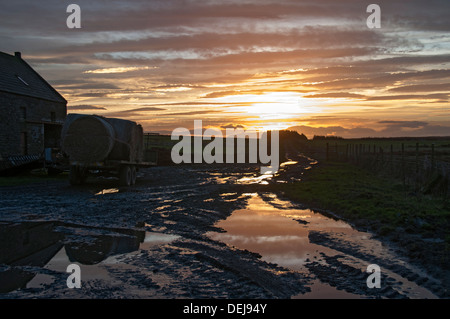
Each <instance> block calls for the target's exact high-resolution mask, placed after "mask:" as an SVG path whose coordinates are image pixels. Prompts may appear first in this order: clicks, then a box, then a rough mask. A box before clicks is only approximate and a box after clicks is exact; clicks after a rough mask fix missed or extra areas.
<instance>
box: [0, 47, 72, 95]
mask: <svg viewBox="0 0 450 319" xmlns="http://www.w3.org/2000/svg"><path fill="white" fill-rule="evenodd" d="M0 91H4V92H9V93H14V94H19V95H25V96H31V97H36V98H40V99H44V100H49V101H55V102H62V103H67V101H66V99H64V97H63V96H62V95H61V94H59V93H58V92H57V91H56V90H55V89H54V88H53V87H52V86H51V85H50V84H48V82H47V81H45V80H44V79H43V78H42V77H41V76H40V75H39V74H38V73H37V72H36V71H35V70H33V68H32V67H31V66H30V65H29V64H28V63H27V62H25V61H24V60H23V59H22V57H21V54H20V52H16V53H15V55H10V54H7V53H4V52H0Z"/></svg>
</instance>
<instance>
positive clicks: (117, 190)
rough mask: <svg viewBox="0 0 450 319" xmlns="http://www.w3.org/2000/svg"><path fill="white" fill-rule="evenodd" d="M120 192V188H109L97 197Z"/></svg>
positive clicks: (100, 192)
mask: <svg viewBox="0 0 450 319" xmlns="http://www.w3.org/2000/svg"><path fill="white" fill-rule="evenodd" d="M118 192H119V189H118V188H107V189H102V190H101V191H99V192H97V193H96V194H95V195H105V194H114V193H118Z"/></svg>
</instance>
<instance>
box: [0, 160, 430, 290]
mask: <svg viewBox="0 0 450 319" xmlns="http://www.w3.org/2000/svg"><path fill="white" fill-rule="evenodd" d="M310 163H311V160H310V159H306V158H304V159H302V160H301V161H299V163H298V164H297V165H296V166H295V169H294V170H286V171H284V174H285V175H282V174H281V175H280V176H277V177H275V178H274V180H275V181H276V180H277V179H278V180H279V179H283V178H284V179H285V180H290V179H293V178H298V176H299V175H300V174H301V171H302V170H303V169H304V168H305V167H308V166H309V165H310ZM258 171H259V167H258V166H251V165H240V166H239V165H237V166H236V165H233V166H231V165H216V166H209V165H208V166H205V165H190V166H188V165H186V166H174V167H155V168H152V169H146V170H142V171H141V172H140V173H139V180H138V182H137V184H136V185H135V186H134V187H130V188H117V186H116V183H117V181H115V180H110V179H98V178H97V179H91V180H88V183H87V184H86V185H84V186H81V187H71V186H69V185H68V183H67V182H48V183H40V184H33V185H27V186H15V187H3V188H0V195H1V204H2V205H1V208H0V221H1V222H0V227H1V230H2V231H1V232H0V233H1V234H2V236H3V237H8V239H9V240H2V241H1V243H2V244H1V245H2V246H0V249H1V250H2V252H4V253H2V259H1V260H0V264H1V265H0V283H2V284H4V283H5V282H6V281H5V279H4V278H6V277H8V276H9V277H11V274H14V275H15V276H16V275H17V277H13V278H17V280H16V282H13V283H12V286H11V287H12V288H9V289H3V291H2V293H1V294H0V298H292V297H294V296H297V297H301V296H302V295H304V294H306V293H308V292H310V286H311V284H312V283H313V281H314V280H320V281H321V282H323V283H324V284H326V285H330V286H333V287H335V288H336V289H339V290H344V291H347V292H349V293H352V294H355V295H360V296H361V297H363V298H405V297H406V296H407V295H406V294H403V293H402V292H401V290H399V289H391V288H389V287H391V286H392V284H395V282H394V281H395V279H393V278H390V277H389V276H386V277H383V280H384V281H383V282H384V283H386V286H385V288H384V290H381V291H377V292H376V293H375V292H368V291H367V287H366V288H365V287H364V284H365V280H364V278H365V277H367V274H366V273H364V272H362V271H361V269H359V268H357V267H354V266H352V265H349V264H348V263H346V262H345V261H344V258H343V257H342V256H343V255H351V256H353V257H354V258H359V259H365V260H368V259H370V260H371V261H373V262H379V263H380V265H382V266H383V267H387V268H389V267H390V268H391V269H392V270H394V271H396V272H399V271H400V272H401V271H402V270H401V269H400V268H398V266H393V265H390V264H389V263H388V261H387V260H386V259H383V258H381V257H380V258H378V257H377V256H372V255H370V253H368V252H365V251H363V250H362V249H361V248H360V247H357V246H355V245H352V244H351V243H348V242H345V241H343V240H339V238H336V237H332V236H328V235H327V234H323V233H320V232H315V233H314V232H311V233H310V236H309V240H310V241H311V242H314V243H316V244H319V245H322V246H324V247H329V248H332V249H334V250H336V251H338V252H339V253H340V254H342V255H335V256H331V255H325V254H324V255H322V256H321V258H320V260H313V261H310V262H308V263H307V264H306V267H305V271H296V270H292V269H290V268H287V267H281V266H279V265H277V264H274V263H270V262H267V261H264V260H263V258H261V255H259V254H258V253H257V252H251V251H248V250H245V249H239V248H237V247H233V246H230V245H226V244H224V243H223V242H220V241H216V240H212V239H211V238H210V237H208V236H207V234H208V232H218V233H220V232H223V231H224V230H223V229H220V228H218V227H216V223H217V222H218V221H220V220H225V219H226V218H227V217H229V216H230V215H231V214H232V212H233V211H236V210H238V209H242V208H245V207H246V205H247V203H248V198H249V197H248V196H247V195H245V194H248V193H259V194H260V196H261V197H262V198H265V200H266V201H267V202H271V199H273V197H271V196H266V195H267V194H266V193H265V191H266V190H267V189H266V187H265V185H261V184H258V183H254V184H253V183H247V182H246V183H240V182H239V181H240V180H241V179H242V178H243V177H246V178H249V177H250V178H251V177H255V176H258ZM272 204H273V207H277V203H276V202H273V201H272ZM278 208H282V207H278ZM299 224H300V222H299ZM304 226H307V225H306V224H305V225H304ZM24 234H25V235H26V236H25V235H24ZM24 236H25V237H26V238H25V237H24ZM2 239H4V238H2ZM31 243H33V245H31ZM49 247H54V249H53V250H51V251H50V249H49ZM6 252H7V253H6ZM30 256H31V257H33V258H31V257H30ZM74 262H77V263H79V264H81V269H82V287H81V289H68V288H67V285H66V279H67V276H68V274H67V273H66V272H65V267H66V266H67V264H69V263H74ZM396 267H397V268H396ZM404 274H405V276H410V277H411V276H414V274H409V273H407V272H406V271H405V272H404ZM2 276H3V277H2ZM2 278H3V279H2ZM411 279H412V280H413V279H419V280H420V278H412V277H411ZM2 280H4V281H3V282H2ZM14 283H17V284H16V285H15V286H14ZM396 285H398V284H396ZM394 286H395V285H394ZM4 287H5V285H4ZM429 287H430V289H434V290H439V287H438V284H437V283H433V284H430V285H429ZM5 290H6V291H5Z"/></svg>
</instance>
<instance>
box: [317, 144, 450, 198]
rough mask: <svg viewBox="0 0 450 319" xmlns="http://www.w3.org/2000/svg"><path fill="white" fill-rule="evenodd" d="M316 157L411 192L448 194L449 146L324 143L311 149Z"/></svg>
mask: <svg viewBox="0 0 450 319" xmlns="http://www.w3.org/2000/svg"><path fill="white" fill-rule="evenodd" d="M311 151H312V152H313V153H314V155H315V156H316V158H319V159H322V160H326V161H343V162H351V163H354V164H355V165H358V166H361V167H364V168H366V169H369V170H371V171H373V172H376V173H377V174H380V175H385V176H389V177H392V178H395V179H397V180H399V181H401V182H402V183H403V185H405V186H411V187H412V188H413V190H414V191H415V192H421V193H424V194H428V193H433V194H439V195H442V196H444V198H445V199H446V198H447V197H448V195H449V180H450V145H446V144H438V145H435V144H433V143H431V144H421V143H415V144H411V143H408V144H405V143H396V144H387V143H381V144H379V143H343V142H340V143H326V144H325V145H317V146H316V147H312V149H311Z"/></svg>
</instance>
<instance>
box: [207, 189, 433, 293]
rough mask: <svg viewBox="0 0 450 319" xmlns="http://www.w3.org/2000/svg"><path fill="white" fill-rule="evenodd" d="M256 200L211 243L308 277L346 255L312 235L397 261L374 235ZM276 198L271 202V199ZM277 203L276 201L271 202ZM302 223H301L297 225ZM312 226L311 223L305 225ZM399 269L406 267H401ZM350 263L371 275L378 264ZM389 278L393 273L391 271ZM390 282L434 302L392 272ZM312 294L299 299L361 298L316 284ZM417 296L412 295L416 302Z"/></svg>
mask: <svg viewBox="0 0 450 319" xmlns="http://www.w3.org/2000/svg"><path fill="white" fill-rule="evenodd" d="M246 195H247V196H251V198H250V199H249V202H248V206H247V208H245V209H239V210H236V211H235V212H233V213H232V214H231V215H230V216H229V217H228V218H227V219H226V220H222V221H220V222H219V223H217V224H216V225H215V226H217V227H219V228H222V229H224V230H225V232H220V233H216V232H209V233H208V234H207V235H208V237H210V238H212V239H213V240H218V241H221V242H224V243H227V244H230V245H233V246H235V247H237V248H239V249H247V250H249V251H252V252H255V253H258V254H260V255H261V256H262V259H263V260H265V261H267V262H271V263H275V264H278V265H280V266H283V267H287V268H289V269H292V270H295V271H299V272H300V273H305V275H307V274H308V273H309V270H308V269H307V267H306V266H305V265H306V264H308V263H310V262H318V263H322V264H326V261H325V260H324V258H323V257H324V255H326V256H336V255H338V254H339V255H342V252H340V251H336V250H334V249H332V248H328V247H326V246H322V245H320V244H314V243H311V242H310V240H309V232H310V231H317V232H324V233H326V234H329V235H330V236H332V238H340V239H343V240H344V241H346V242H348V243H356V244H357V245H358V246H359V247H360V249H362V250H364V251H367V252H368V253H369V254H370V255H373V256H384V257H383V258H386V259H388V260H389V259H394V260H397V257H396V256H395V255H392V254H391V253H389V252H388V250H387V249H386V248H385V247H384V246H383V245H382V243H381V242H379V241H377V240H375V239H372V237H371V235H370V234H368V233H365V232H359V231H357V230H355V229H353V228H352V227H351V226H350V225H349V224H347V223H345V222H343V221H340V220H334V219H332V218H328V217H326V216H324V215H322V214H319V213H315V212H313V211H311V210H309V209H295V208H292V207H291V206H290V205H289V202H282V201H280V200H279V199H276V198H275V199H273V201H274V202H276V204H277V206H279V207H283V208H276V207H274V206H272V205H270V204H268V203H267V202H265V201H264V200H263V199H262V198H261V197H259V196H258V195H257V194H246ZM266 197H270V196H266ZM271 201H272V199H271ZM297 219H301V221H300V222H298V221H296V220H297ZM302 221H306V222H307V223H302ZM398 262H399V263H400V262H401V261H398ZM345 263H348V264H349V265H351V266H352V267H354V268H356V269H361V271H364V272H365V269H366V267H367V265H369V264H371V263H373V262H371V261H364V260H361V259H359V258H356V257H354V256H350V255H346V256H345ZM385 271H386V272H388V271H387V270H385ZM388 273H389V276H391V277H393V278H395V279H396V280H398V281H400V282H402V284H403V285H405V286H406V285H410V286H411V287H413V289H414V290H415V294H418V295H419V296H426V297H429V296H430V294H429V292H427V291H425V289H423V288H421V287H418V286H417V285H415V284H413V283H410V282H408V281H407V280H406V279H403V278H401V277H400V276H398V275H397V274H395V273H392V272H388ZM311 289H312V291H311V293H310V294H305V295H299V296H296V297H298V298H304V297H314V298H316V297H317V298H359V297H361V296H359V295H354V294H350V293H348V292H345V291H343V290H337V289H336V288H333V287H331V286H329V285H327V284H324V283H321V282H320V281H318V280H314V281H313V283H312V286H311ZM415 294H411V297H414V296H415Z"/></svg>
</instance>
